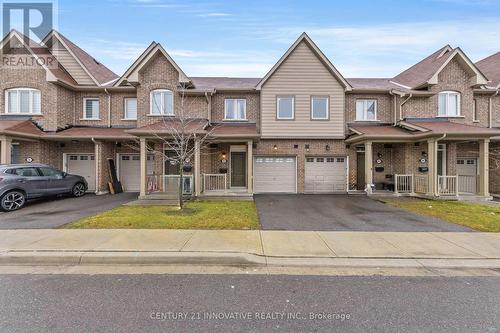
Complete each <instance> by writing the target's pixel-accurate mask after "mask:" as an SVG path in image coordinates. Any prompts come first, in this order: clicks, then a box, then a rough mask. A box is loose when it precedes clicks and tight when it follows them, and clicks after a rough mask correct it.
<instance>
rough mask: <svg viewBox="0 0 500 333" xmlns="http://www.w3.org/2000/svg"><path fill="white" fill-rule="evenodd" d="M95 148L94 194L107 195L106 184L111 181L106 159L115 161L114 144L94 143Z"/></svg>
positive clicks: (107, 188) (107, 187) (107, 186)
mask: <svg viewBox="0 0 500 333" xmlns="http://www.w3.org/2000/svg"><path fill="white" fill-rule="evenodd" d="M95 147H96V149H95V161H96V194H98V195H99V194H106V193H109V185H108V183H109V182H110V181H111V177H110V176H109V166H108V163H109V162H108V159H112V160H114V159H115V154H114V153H115V150H114V143H113V142H106V141H96V142H95ZM115 162H116V161H115ZM115 165H116V163H115Z"/></svg>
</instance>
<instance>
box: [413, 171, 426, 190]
mask: <svg viewBox="0 0 500 333" xmlns="http://www.w3.org/2000/svg"><path fill="white" fill-rule="evenodd" d="M413 177H414V189H413V190H414V192H415V193H419V194H426V193H427V192H428V191H429V176H427V175H415V176H413Z"/></svg>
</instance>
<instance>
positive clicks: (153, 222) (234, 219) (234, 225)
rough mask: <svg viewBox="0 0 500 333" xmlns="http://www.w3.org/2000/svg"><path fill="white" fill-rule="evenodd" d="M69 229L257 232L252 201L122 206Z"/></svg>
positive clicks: (256, 219) (72, 225) (256, 220)
mask: <svg viewBox="0 0 500 333" xmlns="http://www.w3.org/2000/svg"><path fill="white" fill-rule="evenodd" d="M64 228H70V229H121V228H124V229H260V223H259V218H258V216H257V210H256V208H255V203H254V202H253V201H192V202H188V203H186V205H185V206H184V209H183V210H182V211H180V210H179V209H178V208H175V207H168V206H121V207H118V208H115V209H112V210H109V211H107V212H104V213H101V214H97V215H94V216H91V217H87V218H84V219H81V220H78V221H75V222H73V223H70V224H68V225H66V226H64Z"/></svg>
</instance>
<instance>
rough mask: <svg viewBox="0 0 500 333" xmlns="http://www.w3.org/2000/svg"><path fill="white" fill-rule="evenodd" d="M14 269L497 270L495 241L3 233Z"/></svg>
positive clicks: (489, 237)
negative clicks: (18, 266)
mask: <svg viewBox="0 0 500 333" xmlns="http://www.w3.org/2000/svg"><path fill="white" fill-rule="evenodd" d="M13 264H32V265H84V264H136V265H160V264H200V265H203V264H206V265H268V266H269V265H277V266H294V265H299V266H307V265H317V266H318V265H319V266H345V265H348V266H349V265H351V266H356V265H368V266H371V265H377V266H384V265H385V266H387V265H390V266H393V267H398V266H400V265H405V266H418V267H422V266H426V265H430V266H432V265H438V266H439V265H440V266H439V267H483V268H500V234H498V233H465V232H464V233H439V232H435V233H429V232H417V233H413V232H411V233H407V232H315V231H259V230H256V231H231V230H130V229H129V230H5V231H0V265H13Z"/></svg>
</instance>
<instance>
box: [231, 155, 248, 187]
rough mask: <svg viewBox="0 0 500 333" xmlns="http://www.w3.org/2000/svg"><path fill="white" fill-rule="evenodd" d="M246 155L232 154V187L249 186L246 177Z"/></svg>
mask: <svg viewBox="0 0 500 333" xmlns="http://www.w3.org/2000/svg"><path fill="white" fill-rule="evenodd" d="M246 169H247V166H246V153H245V152H232V153H231V187H245V186H246V185H247V182H246V180H247V177H246V174H247V172H246Z"/></svg>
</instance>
